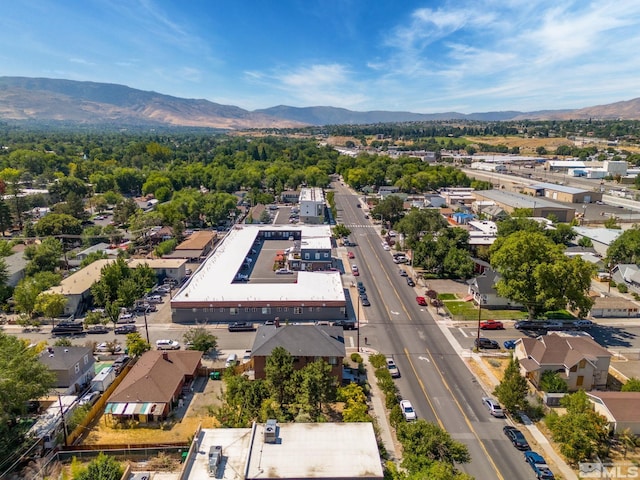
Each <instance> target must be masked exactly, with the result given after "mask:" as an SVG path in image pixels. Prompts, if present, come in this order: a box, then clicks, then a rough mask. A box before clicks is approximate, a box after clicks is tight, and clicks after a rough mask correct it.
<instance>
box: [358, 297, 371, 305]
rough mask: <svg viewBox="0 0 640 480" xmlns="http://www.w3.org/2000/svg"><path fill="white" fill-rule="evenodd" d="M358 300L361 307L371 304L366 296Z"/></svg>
mask: <svg viewBox="0 0 640 480" xmlns="http://www.w3.org/2000/svg"><path fill="white" fill-rule="evenodd" d="M360 300H361V301H362V306H363V307H370V306H371V302H370V301H369V299H368V298H367V297H366V296H365V297H364V298H360Z"/></svg>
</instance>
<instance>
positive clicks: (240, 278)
mask: <svg viewBox="0 0 640 480" xmlns="http://www.w3.org/2000/svg"><path fill="white" fill-rule="evenodd" d="M236 280H237V281H238V282H246V281H248V280H249V275H245V274H244V273H238V274H236Z"/></svg>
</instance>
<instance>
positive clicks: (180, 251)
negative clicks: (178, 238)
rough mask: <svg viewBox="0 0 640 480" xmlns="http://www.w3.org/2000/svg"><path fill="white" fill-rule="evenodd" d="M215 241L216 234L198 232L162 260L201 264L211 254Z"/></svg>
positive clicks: (206, 231) (203, 231)
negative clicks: (181, 260) (179, 260)
mask: <svg viewBox="0 0 640 480" xmlns="http://www.w3.org/2000/svg"><path fill="white" fill-rule="evenodd" d="M216 241H217V233H216V232H214V231H211V230H198V231H195V232H193V233H192V234H191V235H189V238H187V239H186V240H185V241H184V242H182V243H181V244H180V245H178V246H177V247H176V249H175V250H174V251H173V252H171V253H169V254H167V255H164V257H163V258H184V259H185V260H190V261H195V262H202V261H203V260H204V259H205V258H206V257H207V256H208V255H209V254H210V253H211V251H212V250H213V246H214V245H215V243H216Z"/></svg>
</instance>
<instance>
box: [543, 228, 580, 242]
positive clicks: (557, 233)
mask: <svg viewBox="0 0 640 480" xmlns="http://www.w3.org/2000/svg"><path fill="white" fill-rule="evenodd" d="M545 233H546V234H547V236H548V237H549V238H550V239H551V240H553V241H554V242H555V243H557V244H558V245H569V244H571V242H572V241H573V239H574V238H576V235H577V234H576V232H575V230H574V229H573V228H571V225H569V224H568V223H558V224H556V225H555V228H551V229H549V230H545Z"/></svg>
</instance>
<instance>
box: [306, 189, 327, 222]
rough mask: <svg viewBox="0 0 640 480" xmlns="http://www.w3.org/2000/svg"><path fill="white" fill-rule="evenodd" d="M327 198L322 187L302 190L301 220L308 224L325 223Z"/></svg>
mask: <svg viewBox="0 0 640 480" xmlns="http://www.w3.org/2000/svg"><path fill="white" fill-rule="evenodd" d="M324 209H325V199H324V192H323V191H322V189H321V188H317V187H314V188H303V189H301V190H300V221H301V222H303V223H308V224H312V225H313V224H315V225H318V224H323V223H324Z"/></svg>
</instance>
